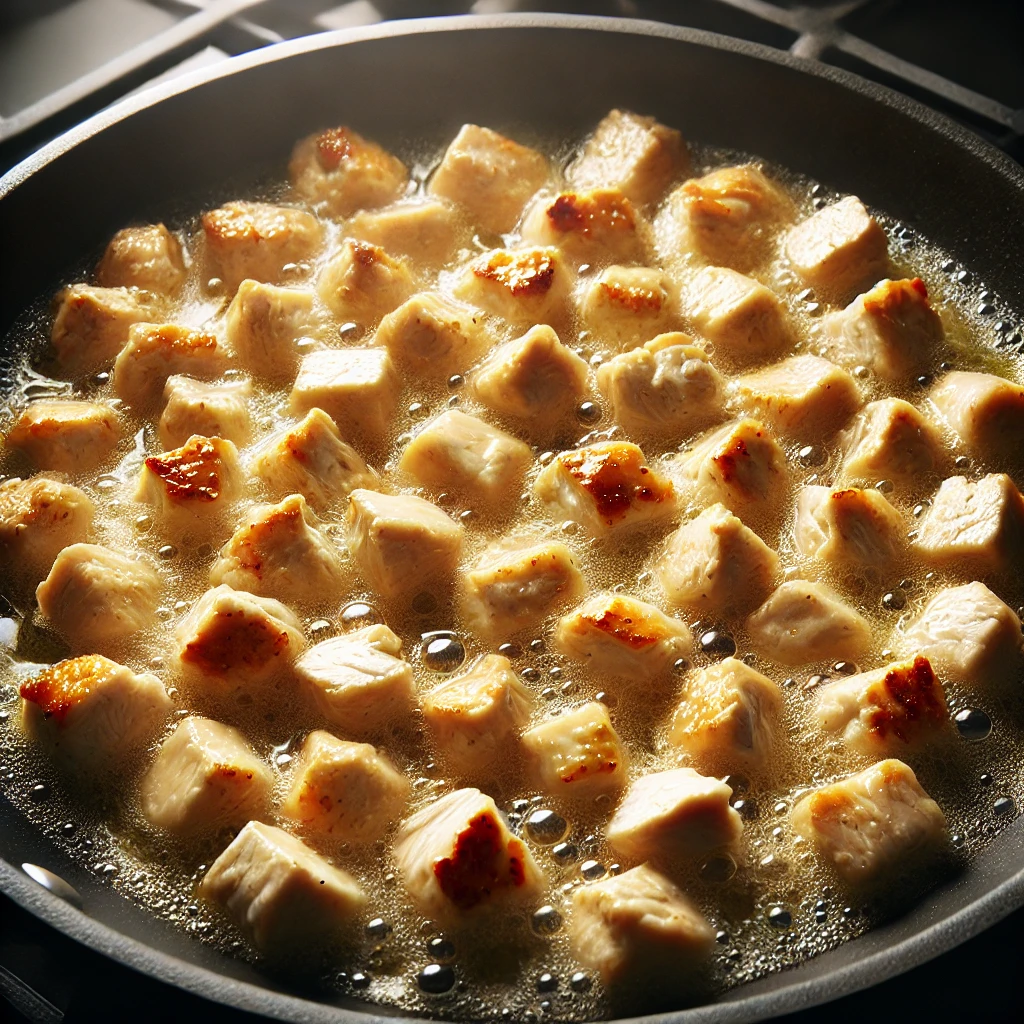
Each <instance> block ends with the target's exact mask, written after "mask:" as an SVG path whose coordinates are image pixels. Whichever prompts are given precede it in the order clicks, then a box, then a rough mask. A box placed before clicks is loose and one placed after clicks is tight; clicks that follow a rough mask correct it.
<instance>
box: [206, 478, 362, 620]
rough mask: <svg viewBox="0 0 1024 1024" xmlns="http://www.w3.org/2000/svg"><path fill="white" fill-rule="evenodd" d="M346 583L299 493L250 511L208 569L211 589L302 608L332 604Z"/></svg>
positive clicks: (336, 552)
mask: <svg viewBox="0 0 1024 1024" xmlns="http://www.w3.org/2000/svg"><path fill="white" fill-rule="evenodd" d="M348 579H349V574H348V572H347V570H346V567H345V563H344V560H343V558H342V555H341V552H340V551H339V550H338V549H337V548H336V547H335V546H334V544H332V543H331V541H330V539H329V538H328V537H326V536H325V535H324V533H323V532H322V531H321V530H320V528H319V522H318V520H317V519H316V517H315V516H314V515H313V514H312V513H311V512H310V510H309V506H308V505H307V504H306V499H305V498H303V497H302V495H301V494H290V495H289V496H288V497H287V498H285V499H284V500H283V501H281V502H279V503H278V504H277V505H260V506H257V507H256V508H255V509H253V510H252V511H251V512H250V513H249V514H248V515H247V517H246V519H245V522H244V523H243V524H242V525H241V526H240V527H239V528H238V529H237V530H236V531H235V533H234V535H233V536H232V537H231V539H230V540H229V541H228V542H227V544H225V545H224V547H222V548H221V550H220V554H219V555H218V557H217V560H216V561H215V562H214V563H213V566H212V567H211V568H210V584H211V585H212V586H217V585H218V584H220V583H226V584H227V585H228V586H229V587H232V588H234V589H235V590H246V591H248V592H249V593H250V594H261V595H263V596H264V597H276V598H277V599H278V600H280V601H284V602H286V603H287V604H290V605H302V606H305V607H310V606H314V605H322V604H325V603H329V602H333V601H334V600H335V599H336V598H337V597H339V595H340V593H341V590H342V588H343V587H344V586H345V584H346V583H347V582H348Z"/></svg>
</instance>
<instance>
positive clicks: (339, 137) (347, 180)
mask: <svg viewBox="0 0 1024 1024" xmlns="http://www.w3.org/2000/svg"><path fill="white" fill-rule="evenodd" d="M288 175H289V177H290V178H291V181H292V184H293V185H294V186H295V190H296V191H297V192H298V193H299V195H301V196H303V197H304V198H305V199H308V200H309V201H310V202H311V203H316V204H323V208H324V210H325V211H326V212H327V213H328V214H329V215H330V216H332V217H350V216H351V215H352V214H353V213H355V212H356V211H357V210H374V209H376V208H377V207H379V206H387V205H388V203H390V202H393V201H394V200H395V199H398V198H399V196H401V195H403V194H404V193H405V191H406V188H407V186H408V183H409V171H408V170H407V169H406V166H405V164H403V163H402V161H401V160H399V159H398V157H395V156H392V155H391V154H390V153H389V152H388V151H387V150H386V149H384V148H383V147H382V146H379V145H378V144H377V143H376V142H371V141H370V140H369V139H364V138H363V136H362V135H359V134H358V133H357V132H354V131H353V130H352V129H351V128H347V127H345V126H344V125H339V126H338V127H337V128H328V129H327V130H326V131H322V132H320V133H318V134H314V135H308V136H306V138H304V139H302V140H301V141H300V142H298V143H296V145H295V148H294V149H293V150H292V158H291V161H290V163H289V164H288Z"/></svg>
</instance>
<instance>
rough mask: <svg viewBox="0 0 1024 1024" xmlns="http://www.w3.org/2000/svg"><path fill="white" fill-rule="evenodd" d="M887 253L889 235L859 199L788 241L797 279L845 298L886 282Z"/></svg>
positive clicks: (842, 203) (815, 219)
mask: <svg viewBox="0 0 1024 1024" xmlns="http://www.w3.org/2000/svg"><path fill="white" fill-rule="evenodd" d="M888 248H889V243H888V240H887V239H886V237H885V232H884V231H883V230H882V228H881V226H880V225H879V223H878V221H876V220H875V218H874V217H872V216H871V214H870V213H868V211H867V210H866V209H865V208H864V204H863V203H862V202H861V201H860V200H859V199H858V198H857V197H856V196H846V198H845V199H840V200H839V202H838V203H833V204H832V205H831V206H826V207H825V208H824V209H822V210H819V211H818V212H817V213H815V214H814V215H813V216H811V217H808V218H807V220H805V221H802V222H801V223H799V224H797V226H796V227H794V228H792V229H791V230H790V231H789V234H788V235H787V236H786V255H787V256H788V258H789V262H790V264H791V265H792V267H793V269H794V270H795V271H796V273H797V276H798V277H799V278H800V279H801V280H802V281H803V282H804V283H805V284H807V285H810V287H811V288H818V289H820V290H821V291H822V292H825V293H826V294H827V295H829V296H838V297H843V296H844V295H848V294H849V293H850V292H851V291H852V290H853V289H854V288H857V287H858V286H860V285H865V284H869V283H870V282H872V281H877V280H878V279H879V278H880V277H883V276H884V275H885V272H886V269H887V268H888V264H889V252H888Z"/></svg>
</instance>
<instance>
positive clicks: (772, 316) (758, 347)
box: [681, 267, 793, 366]
mask: <svg viewBox="0 0 1024 1024" xmlns="http://www.w3.org/2000/svg"><path fill="white" fill-rule="evenodd" d="M681 306H682V311H683V314H684V316H686V317H688V318H689V319H690V321H692V323H693V326H694V327H695V328H696V329H697V330H698V332H700V334H702V335H703V336H704V337H705V338H708V339H709V340H710V341H712V342H714V344H715V352H716V353H717V354H718V355H720V356H721V357H722V358H723V359H726V360H728V361H729V362H730V363H734V364H736V365H743V366H745V365H747V364H749V363H757V362H761V361H762V360H764V359H768V358H771V357H772V356H776V355H779V354H780V353H781V352H783V351H784V350H785V349H787V348H789V347H790V345H791V344H792V340H793V336H792V332H791V330H790V326H789V322H788V321H787V319H786V313H785V310H784V309H783V306H782V301H781V300H780V299H779V297H778V296H777V295H776V294H775V292H773V291H772V290H771V289H770V288H766V287H765V286H764V285H763V284H761V283H760V282H758V281H755V280H754V279H753V278H752V277H745V276H744V275H743V274H738V273H737V272H736V271H735V270H729V269H728V268H727V267H704V268H703V269H702V270H699V271H697V273H696V274H695V275H694V276H693V277H692V278H691V279H690V282H689V284H688V285H687V286H686V287H685V288H684V289H683V292H682V295H681Z"/></svg>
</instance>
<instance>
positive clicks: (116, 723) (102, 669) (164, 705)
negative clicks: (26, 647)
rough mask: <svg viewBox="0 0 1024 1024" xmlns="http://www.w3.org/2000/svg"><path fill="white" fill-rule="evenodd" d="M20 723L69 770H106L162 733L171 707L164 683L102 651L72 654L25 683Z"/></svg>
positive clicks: (122, 762) (121, 766) (122, 763)
mask: <svg viewBox="0 0 1024 1024" xmlns="http://www.w3.org/2000/svg"><path fill="white" fill-rule="evenodd" d="M21 697H22V724H23V726H24V728H25V731H26V732H27V733H28V735H29V736H30V737H32V739H33V740H35V742H37V743H39V744H41V745H42V746H44V747H46V748H48V749H49V750H50V751H51V752H52V753H53V755H54V756H55V757H56V758H57V759H58V760H59V761H60V762H61V763H62V764H63V765H64V766H65V767H67V768H71V769H73V770H74V771H76V772H86V773H89V774H104V773H106V772H107V771H111V770H123V769H124V766H125V763H126V761H127V759H128V758H129V757H130V756H131V755H133V754H134V753H136V752H137V751H138V750H140V749H141V748H142V747H144V746H145V745H146V744H147V743H149V742H150V740H152V739H153V738H154V737H155V736H156V735H157V733H159V731H160V729H161V727H162V725H163V723H164V720H165V719H166V718H167V715H168V713H169V712H170V710H171V698H170V697H168V696H167V691H166V690H165V689H164V684H163V683H162V682H160V680H159V679H157V677H156V676H154V675H150V674H149V673H148V672H147V673H144V674H142V675H136V674H135V673H134V672H133V671H132V670H131V669H129V668H125V667H124V665H119V664H117V662H116V661H110V660H109V659H108V658H104V657H101V656H100V655H98V654H87V655H84V656H83V657H80V658H70V659H69V660H67V661H61V662H58V663H57V664H56V665H53V666H51V667H50V668H47V669H44V670H43V672H41V673H40V674H39V675H37V676H35V677H34V678H33V679H29V680H27V681H26V682H24V683H22V684H21Z"/></svg>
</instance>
